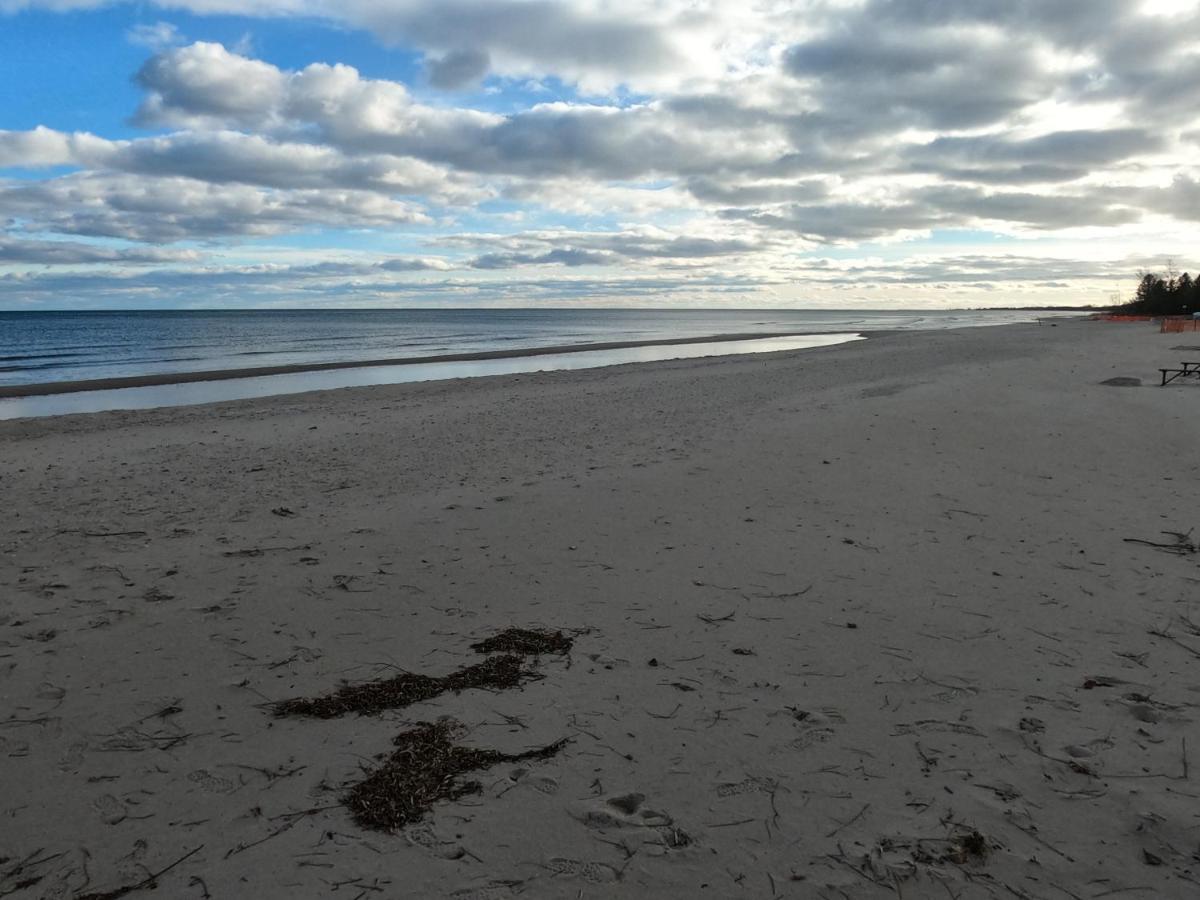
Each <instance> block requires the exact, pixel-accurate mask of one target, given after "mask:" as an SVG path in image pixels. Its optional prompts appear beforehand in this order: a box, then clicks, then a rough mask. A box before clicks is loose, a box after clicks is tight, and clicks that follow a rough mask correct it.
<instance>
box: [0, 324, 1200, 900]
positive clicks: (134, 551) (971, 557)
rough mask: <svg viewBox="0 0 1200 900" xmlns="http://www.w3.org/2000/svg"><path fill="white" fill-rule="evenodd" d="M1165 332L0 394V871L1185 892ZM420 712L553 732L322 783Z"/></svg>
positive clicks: (1050, 333) (1197, 436)
mask: <svg viewBox="0 0 1200 900" xmlns="http://www.w3.org/2000/svg"><path fill="white" fill-rule="evenodd" d="M1180 340H1181V339H1180V336H1178V335H1160V334H1158V333H1156V332H1154V331H1153V330H1152V329H1151V328H1149V327H1146V326H1120V325H1107V324H1100V323H1089V322H1082V321H1073V322H1064V323H1060V324H1059V325H1057V326H1056V327H1038V326H1033V325H1030V326H1006V327H997V328H986V329H982V328H981V329H964V330H961V331H943V332H918V333H905V334H893V335H885V336H878V337H873V338H871V339H870V340H867V341H861V342H858V343H854V344H844V345H840V346H836V347H830V348H826V349H820V350H807V351H802V352H797V353H786V354H774V355H770V356H755V357H724V358H716V359H704V360H685V361H677V362H660V363H650V364H643V365H633V366H622V367H615V368H610V369H602V370H592V371H587V372H557V373H544V374H536V375H524V376H514V377H502V378H484V379H471V380H466V381H455V382H428V383H421V384H406V385H393V386H381V387H373V388H356V389H350V390H344V391H329V392H322V393H315V394H306V395H297V396H288V397H279V398H270V399H263V400H252V401H245V402H239V403H229V404H217V405H213V406H198V407H185V408H179V409H166V410H153V411H136V412H112V413H102V414H97V415H91V416H69V417H60V418H49V419H38V420H18V421H11V422H3V423H0V447H2V448H3V453H2V454H0V494H2V496H3V499H4V506H5V508H6V509H7V510H9V511H10V515H9V517H8V518H6V520H5V526H4V532H3V534H2V537H0V540H2V543H0V551H2V553H3V567H2V568H0V695H2V697H3V701H4V703H3V709H4V713H3V717H2V719H0V754H3V756H4V765H3V767H0V894H4V895H8V896H12V897H17V898H26V897H30V898H32V897H77V896H79V895H81V894H85V893H86V892H88V891H111V890H113V889H116V888H119V887H122V886H127V885H133V884H138V883H144V882H145V880H146V879H147V877H148V876H149V875H151V874H153V873H156V872H158V871H160V870H162V869H164V868H166V867H171V868H169V870H168V871H166V872H165V873H164V874H162V875H161V877H159V879H158V894H160V895H162V896H169V897H197V898H201V897H204V896H213V897H262V898H275V897H279V898H284V897H289V898H290V897H317V896H322V897H323V896H342V895H343V894H344V895H345V896H347V897H351V898H353V897H357V896H363V897H381V898H390V897H395V898H400V897H443V896H452V897H460V898H502V897H517V896H520V897H538V898H540V897H548V898H549V897H580V896H582V897H631V896H632V897H647V898H651V897H653V898H660V897H672V898H673V897H679V898H691V897H697V896H712V897H743V896H744V897H772V896H781V897H797V898H810V897H813V898H820V897H829V898H840V897H853V898H860V897H864V898H870V897H896V896H901V897H909V898H911V897H939V896H952V897H960V898H974V897H1013V896H1018V897H1032V898H1051V897H1054V898H1057V897H1071V896H1076V897H1089V898H1091V897H1100V896H1114V897H1122V896H1128V897H1167V898H1174V897H1179V898H1184V897H1194V896H1196V894H1197V891H1198V890H1200V863H1198V862H1197V860H1196V857H1195V850H1196V840H1197V827H1198V826H1200V819H1198V818H1197V812H1196V810H1197V809H1198V808H1200V807H1198V805H1197V800H1200V784H1198V783H1197V779H1198V778H1200V775H1198V774H1197V773H1198V772H1200V768H1198V765H1200V764H1198V763H1197V759H1196V757H1195V753H1196V750H1197V748H1198V747H1200V732H1198V730H1197V726H1196V723H1195V719H1196V715H1197V704H1200V669H1198V668H1197V656H1198V655H1200V627H1198V624H1200V610H1197V609H1196V606H1197V596H1198V593H1197V584H1198V582H1200V568H1198V567H1197V562H1198V561H1200V555H1197V553H1196V548H1195V541H1196V538H1195V533H1194V532H1192V531H1191V530H1190V529H1192V527H1193V526H1194V525H1196V524H1197V523H1196V521H1195V517H1196V503H1195V497H1196V492H1195V485H1196V483H1197V476H1198V475H1200V472H1198V471H1197V469H1198V468H1200V462H1198V458H1197V454H1196V448H1197V447H1198V446H1200V418H1198V417H1197V415H1196V409H1197V407H1196V404H1197V403H1198V402H1200V387H1198V386H1196V385H1182V384H1181V385H1172V386H1169V387H1167V388H1159V387H1158V386H1157V380H1158V375H1157V368H1158V367H1159V366H1163V365H1171V364H1173V363H1174V361H1175V360H1176V359H1177V358H1187V355H1186V351H1181V350H1176V349H1173V348H1175V347H1176V346H1177V345H1179V343H1180ZM1181 353H1184V356H1182V357H1180V354H1181ZM1114 378H1117V379H1121V378H1126V379H1128V378H1136V379H1141V381H1142V386H1134V387H1128V386H1127V387H1117V386H1111V385H1106V384H1103V382H1105V381H1109V380H1111V379H1114ZM1170 532H1177V533H1178V536H1176V535H1175V534H1171V533H1170ZM514 625H515V626H521V627H534V626H540V627H547V628H552V629H564V630H567V631H568V632H569V633H570V634H571V636H572V637H573V639H574V646H573V648H572V649H571V651H570V653H569V654H566V655H562V656H560V655H557V654H547V655H545V656H543V657H541V658H540V660H538V661H536V663H535V662H534V660H532V659H530V660H529V661H528V663H529V665H530V666H536V673H535V677H530V678H527V679H524V680H522V681H521V683H520V684H519V685H518V686H515V687H510V688H508V689H504V690H480V689H477V688H468V689H466V690H463V691H462V692H461V693H458V694H455V693H454V692H453V691H449V692H446V693H442V694H441V695H439V696H437V697H435V698H433V699H427V700H423V701H421V702H419V703H417V704H415V705H412V706H409V707H407V708H406V709H402V710H397V711H385V712H382V713H378V714H374V715H366V716H355V715H348V716H342V717H337V718H329V719H299V718H277V717H275V716H273V715H272V712H271V707H270V706H269V705H268V704H270V703H271V702H273V701H279V700H285V699H289V698H295V697H313V696H317V695H321V694H324V693H327V692H329V691H331V690H333V689H335V688H337V686H338V685H339V684H340V683H342V682H343V681H350V682H360V681H364V680H369V679H375V678H388V677H392V676H395V675H396V674H397V673H399V672H401V671H409V672H414V673H420V674H425V675H429V676H434V677H438V678H443V677H445V676H448V675H451V673H454V672H458V671H460V670H463V669H464V668H465V667H468V666H471V665H474V664H477V663H479V662H480V661H481V660H482V659H485V658H486V657H484V656H482V655H481V654H479V653H477V652H476V651H474V650H472V649H471V644H473V643H475V642H478V641H480V640H481V639H485V638H487V637H489V636H491V635H494V634H495V633H496V632H497V631H499V630H501V629H503V628H506V627H509V626H514ZM445 683H448V684H449V683H458V682H445ZM442 716H448V717H452V718H453V719H454V720H455V721H457V722H458V723H461V726H462V727H461V730H460V731H459V732H457V733H456V737H455V740H456V741H458V742H459V744H460V745H462V746H469V747H476V748H482V749H492V750H496V751H499V752H500V753H502V754H508V755H512V756H515V755H517V754H521V753H526V752H529V751H534V750H536V749H537V748H545V747H548V746H549V747H553V746H555V742H557V741H559V740H560V739H562V738H568V739H569V742H568V743H567V744H566V745H565V746H563V747H562V748H561V749H558V750H557V751H556V752H555V753H553V754H552V755H548V756H547V758H529V759H524V760H521V761H514V762H499V763H496V764H494V765H492V766H491V767H490V768H486V769H484V770H482V771H479V772H476V773H475V774H473V775H470V776H468V777H470V778H474V779H476V780H477V781H478V782H479V791H478V792H477V793H473V794H466V795H463V796H461V797H459V798H458V799H455V800H451V801H443V802H439V803H436V804H435V805H434V806H433V808H432V809H431V810H430V812H428V813H427V814H426V815H425V816H424V817H423V818H422V819H421V820H420V821H419V822H417V823H416V824H412V825H409V826H407V827H405V828H403V829H401V830H400V831H399V832H397V833H379V832H376V831H371V830H367V829H364V828H363V827H361V826H360V825H358V824H356V823H355V821H354V820H352V819H351V817H350V815H349V813H348V812H347V810H346V809H345V808H344V807H343V806H342V805H341V802H340V800H341V799H342V798H343V797H344V796H345V795H346V792H347V791H349V790H351V789H352V788H353V786H354V785H356V784H357V783H359V782H360V781H362V779H363V778H364V774H365V772H367V771H371V770H373V769H374V767H376V766H378V765H379V764H380V762H381V759H380V757H381V756H384V755H386V754H388V753H390V752H391V751H392V750H393V749H395V748H394V746H393V740H394V739H395V738H396V737H397V735H399V734H401V733H402V732H404V731H406V730H409V729H411V728H412V727H413V726H414V724H415V723H417V722H422V721H423V722H431V723H432V722H436V721H437V720H438V719H439V717H442ZM134 896H136V894H135V895H134Z"/></svg>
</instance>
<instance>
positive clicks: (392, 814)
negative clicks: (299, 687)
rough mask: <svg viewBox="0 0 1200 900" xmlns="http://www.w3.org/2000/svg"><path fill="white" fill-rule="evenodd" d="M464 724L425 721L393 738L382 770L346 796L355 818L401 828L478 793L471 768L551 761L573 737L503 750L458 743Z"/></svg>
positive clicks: (381, 826)
mask: <svg viewBox="0 0 1200 900" xmlns="http://www.w3.org/2000/svg"><path fill="white" fill-rule="evenodd" d="M461 731H462V726H461V725H460V724H459V723H458V722H455V721H454V720H453V719H442V720H441V721H439V722H436V723H433V724H431V723H429V722H422V723H420V724H419V725H418V726H417V727H416V728H414V729H412V730H411V731H405V732H402V733H401V734H399V735H397V736H396V738H395V739H394V740H393V741H392V743H394V744H395V745H396V749H395V750H394V751H393V752H392V754H391V755H390V756H389V757H388V758H387V760H386V761H385V762H384V763H383V765H381V766H380V767H379V768H378V769H376V770H375V771H374V772H372V773H371V774H370V775H368V776H367V778H366V779H365V780H364V781H361V782H359V783H358V784H357V785H355V786H354V787H353V788H351V789H350V790H349V791H348V792H347V793H346V794H345V796H344V797H343V801H342V802H343V803H345V805H346V807H347V808H348V809H349V810H350V814H351V816H352V817H353V819H354V821H355V822H357V823H358V824H359V825H360V826H362V827H363V828H370V829H372V830H375V831H395V830H396V829H399V828H403V827H404V826H405V825H410V824H412V823H413V822H416V821H417V820H419V819H420V818H421V816H423V815H424V814H425V813H426V812H428V811H429V809H430V808H431V807H432V806H433V804H434V803H436V802H437V801H438V800H454V799H457V798H458V797H462V796H465V795H467V794H474V793H478V792H479V790H480V786H479V782H477V781H465V782H464V781H459V780H458V776H460V775H462V774H464V773H466V772H475V771H479V770H480V769H487V768H490V767H491V766H494V765H496V764H498V763H502V762H517V761H519V760H525V759H548V758H549V757H551V756H554V755H555V754H556V753H558V751H559V750H561V749H562V748H563V746H564V745H565V744H566V743H567V740H568V739H567V738H563V739H561V740H558V741H555V742H554V743H553V744H548V745H546V746H545V747H539V748H537V749H535V750H529V751H526V752H525V753H511V754H510V753H500V752H499V751H497V750H480V749H476V748H473V747H462V746H458V745H456V744H455V743H454V742H453V738H454V737H455V736H456V735H457V734H458V733H460V732H461Z"/></svg>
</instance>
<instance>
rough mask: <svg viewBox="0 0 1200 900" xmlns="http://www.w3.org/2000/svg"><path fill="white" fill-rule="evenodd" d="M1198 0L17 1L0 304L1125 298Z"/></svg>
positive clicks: (1192, 240) (1148, 247) (6, 120)
mask: <svg viewBox="0 0 1200 900" xmlns="http://www.w3.org/2000/svg"><path fill="white" fill-rule="evenodd" d="M1198 151H1200V0H740V2H737V3H732V2H728V0H141V2H137V3H121V2H105V0H0V309H3V310H22V309H35V310H36V309H141V308H154V309H171V308H236V307H246V308H251V307H253V308H273V307H342V306H344V307H419V306H454V307H487V306H502V307H514V306H547V307H563V306H639V307H646V306H660V307H671V306H675V307H722V306H727V307H758V306H764V307H765V306H770V307H827V308H851V307H875V308H910V309H913V308H941V307H982V306H1032V305H1082V304H1107V303H1111V302H1113V300H1114V299H1117V298H1118V297H1119V298H1122V299H1128V297H1129V295H1130V294H1131V292H1132V290H1133V288H1134V286H1135V284H1136V280H1137V276H1138V273H1139V271H1144V270H1153V271H1163V270H1165V269H1167V268H1168V267H1170V266H1174V267H1176V268H1177V269H1179V270H1180V271H1183V270H1186V269H1188V268H1191V270H1192V271H1193V272H1194V271H1196V268H1197V261H1198V260H1200V241H1198V238H1200V153H1198Z"/></svg>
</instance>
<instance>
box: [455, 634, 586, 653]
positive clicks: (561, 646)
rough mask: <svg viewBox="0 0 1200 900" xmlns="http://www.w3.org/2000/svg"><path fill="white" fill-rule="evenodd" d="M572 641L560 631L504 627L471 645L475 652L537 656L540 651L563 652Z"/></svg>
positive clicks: (569, 647)
mask: <svg viewBox="0 0 1200 900" xmlns="http://www.w3.org/2000/svg"><path fill="white" fill-rule="evenodd" d="M573 643H574V641H573V640H572V639H571V638H569V637H567V635H565V634H563V633H562V632H561V631H547V630H544V629H540V628H505V629H504V630H503V631H501V632H500V633H499V634H495V635H492V636H491V637H490V638H486V639H485V640H482V641H478V642H476V643H474V644H472V645H471V649H472V650H474V651H475V652H476V653H496V652H503V653H515V654H517V655H519V656H538V655H540V654H542V653H558V654H563V653H566V652H568V651H569V650H570V649H571V645H572V644H573Z"/></svg>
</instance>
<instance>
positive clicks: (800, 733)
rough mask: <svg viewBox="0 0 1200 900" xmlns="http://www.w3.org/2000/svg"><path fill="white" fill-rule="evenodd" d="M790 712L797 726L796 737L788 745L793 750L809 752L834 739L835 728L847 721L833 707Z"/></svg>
mask: <svg viewBox="0 0 1200 900" xmlns="http://www.w3.org/2000/svg"><path fill="white" fill-rule="evenodd" d="M790 712H791V713H792V717H793V718H794V719H795V720H796V726H797V733H796V737H795V738H793V739H792V740H791V741H790V742H789V743H788V746H790V747H791V748H792V749H793V750H807V749H809V748H810V747H813V746H816V745H817V744H823V743H825V742H826V741H828V740H830V739H831V738H832V737H833V735H834V726H835V725H841V724H842V723H843V722H845V721H846V718H845V716H843V715H842V714H841V712H840V711H838V710H836V709H834V708H833V707H831V706H827V707H824V708H822V709H820V710H816V711H813V710H805V709H791V710H790Z"/></svg>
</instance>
